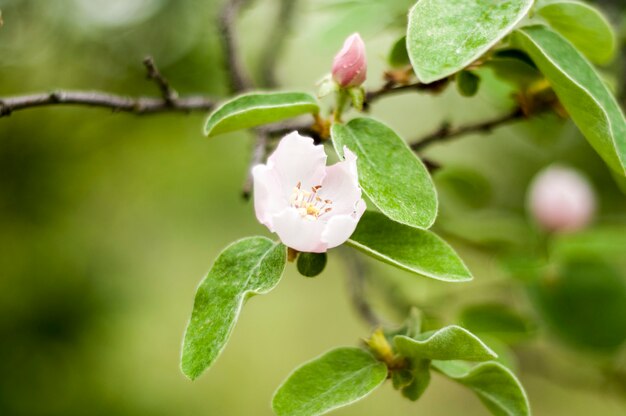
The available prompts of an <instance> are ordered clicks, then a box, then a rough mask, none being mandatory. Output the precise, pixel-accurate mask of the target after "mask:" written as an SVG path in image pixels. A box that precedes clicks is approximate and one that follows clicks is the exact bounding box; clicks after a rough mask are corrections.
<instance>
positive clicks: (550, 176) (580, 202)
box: [528, 166, 596, 231]
mask: <svg viewBox="0 0 626 416" xmlns="http://www.w3.org/2000/svg"><path fill="white" fill-rule="evenodd" d="M528 208H529V209H530V211H531V213H532V215H533V216H534V218H535V219H536V220H537V222H538V223H539V225H541V227H542V228H544V229H546V230H549V231H575V230H579V229H581V228H583V227H584V226H586V225H587V224H589V222H590V221H591V220H592V219H593V215H594V212H595V209H596V196H595V193H594V191H593V188H592V187H591V184H590V183H589V181H588V180H587V178H585V177H584V176H583V175H582V174H581V173H579V172H578V171H576V170H574V169H571V168H567V167H563V166H550V167H548V168H546V169H544V170H543V171H541V172H540V173H539V174H537V176H536V177H535V179H534V180H533V182H532V184H531V185H530V190H529V193H528Z"/></svg>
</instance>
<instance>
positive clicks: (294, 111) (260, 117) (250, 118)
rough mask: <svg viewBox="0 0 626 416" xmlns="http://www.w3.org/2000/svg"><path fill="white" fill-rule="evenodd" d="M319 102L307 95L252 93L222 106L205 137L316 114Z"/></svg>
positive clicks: (211, 115) (209, 123) (207, 125)
mask: <svg viewBox="0 0 626 416" xmlns="http://www.w3.org/2000/svg"><path fill="white" fill-rule="evenodd" d="M318 111H319V106H318V104H317V100H316V99H315V98H314V97H313V96H312V95H310V94H306V93H303V92H272V93H251V94H245V95H240V96H238V97H235V98H233V99H232V100H229V101H227V102H225V103H224V104H222V105H221V106H220V107H219V108H217V109H216V110H215V111H214V112H213V113H211V114H210V115H209V118H208V119H207V121H206V124H205V126H204V134H206V135H207V136H209V137H212V136H217V135H218V134H222V133H228V132H231V131H235V130H242V129H248V128H250V127H256V126H260V125H263V124H269V123H274V122H277V121H281V120H284V119H287V118H291V117H296V116H299V115H302V114H307V113H312V114H316V113H317V112H318Z"/></svg>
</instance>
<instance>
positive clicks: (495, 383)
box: [432, 361, 530, 416]
mask: <svg viewBox="0 0 626 416" xmlns="http://www.w3.org/2000/svg"><path fill="white" fill-rule="evenodd" d="M432 367H433V368H434V369H435V370H437V371H438V372H440V373H441V374H443V375H445V376H446V377H448V378H450V379H452V380H454V381H456V382H458V383H460V384H463V385H464V386H466V387H469V388H470V389H471V390H472V391H473V392H474V393H475V394H476V395H477V396H478V398H479V399H480V401H481V402H482V403H483V404H484V405H485V406H486V407H487V408H488V409H489V411H491V413H492V414H494V415H496V416H528V415H530V405H529V403H528V398H527V397H526V393H525V392H524V389H523V387H522V385H521V384H520V382H519V381H518V380H517V378H515V376H514V375H513V373H511V371H509V370H508V369H507V368H506V367H504V366H503V365H502V364H500V363H497V362H494V361H490V362H486V363H480V364H478V365H476V366H474V367H470V366H469V365H467V364H466V363H464V362H459V361H433V363H432Z"/></svg>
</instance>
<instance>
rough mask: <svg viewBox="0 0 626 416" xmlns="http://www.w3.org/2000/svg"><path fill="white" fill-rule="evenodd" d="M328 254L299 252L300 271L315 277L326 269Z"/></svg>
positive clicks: (303, 274)
mask: <svg viewBox="0 0 626 416" xmlns="http://www.w3.org/2000/svg"><path fill="white" fill-rule="evenodd" d="M327 258H328V256H327V255H326V253H300V254H298V263H297V266H298V271H299V272H300V274H301V275H302V276H306V277H315V276H317V275H318V274H320V273H322V272H323V271H324V268H325V267H326V262H327Z"/></svg>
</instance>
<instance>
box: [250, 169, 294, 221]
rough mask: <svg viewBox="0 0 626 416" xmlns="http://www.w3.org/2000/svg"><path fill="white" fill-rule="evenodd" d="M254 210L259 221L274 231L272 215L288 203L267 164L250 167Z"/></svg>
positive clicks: (274, 174)
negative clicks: (252, 181) (252, 180)
mask: <svg viewBox="0 0 626 416" xmlns="http://www.w3.org/2000/svg"><path fill="white" fill-rule="evenodd" d="M252 177H253V178H254V211H255V213H256V217H257V219H258V220H259V222H260V223H261V224H263V225H265V226H266V227H267V228H269V229H270V231H272V232H273V231H274V224H273V217H274V214H277V213H279V212H281V211H282V210H284V209H285V207H286V206H287V205H288V202H287V199H286V198H285V195H284V192H283V189H282V187H281V185H280V182H279V181H278V177H277V176H276V172H275V171H274V169H272V168H271V167H269V166H267V165H256V166H255V167H254V168H252Z"/></svg>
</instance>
